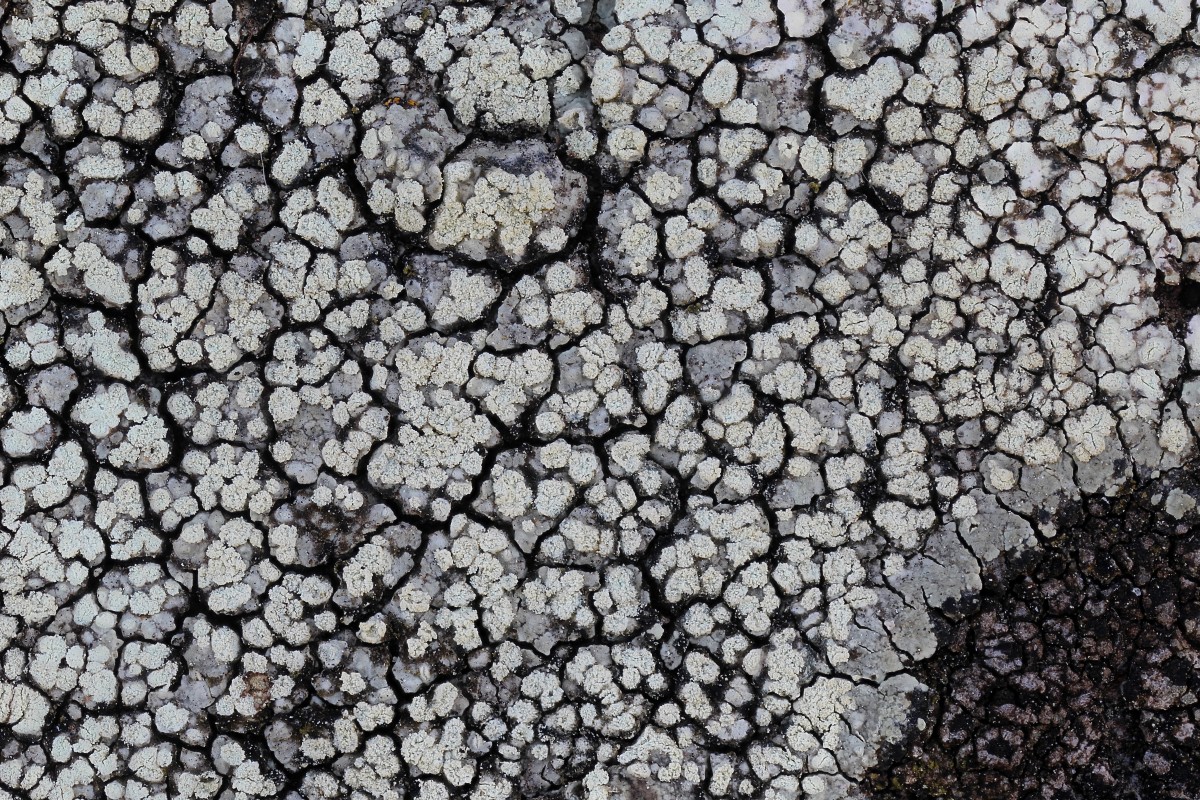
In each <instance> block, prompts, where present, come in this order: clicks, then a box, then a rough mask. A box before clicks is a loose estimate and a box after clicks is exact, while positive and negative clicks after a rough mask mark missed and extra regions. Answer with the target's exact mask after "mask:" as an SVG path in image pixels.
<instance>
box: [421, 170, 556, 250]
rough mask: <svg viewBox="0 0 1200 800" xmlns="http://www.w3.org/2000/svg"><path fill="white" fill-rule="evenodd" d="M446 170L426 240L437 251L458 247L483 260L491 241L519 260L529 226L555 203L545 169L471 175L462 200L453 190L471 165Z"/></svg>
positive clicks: (525, 247) (530, 230)
mask: <svg viewBox="0 0 1200 800" xmlns="http://www.w3.org/2000/svg"><path fill="white" fill-rule="evenodd" d="M445 174H446V183H447V185H448V189H447V196H446V199H445V201H444V202H443V203H442V206H441V208H440V209H438V214H437V217H436V218H435V219H434V222H433V232H432V233H431V234H430V236H429V243H430V244H431V245H432V246H433V247H435V248H437V249H439V250H446V249H450V248H458V249H460V250H462V251H464V252H465V254H467V255H469V256H471V257H472V258H476V259H482V258H484V257H485V253H486V248H487V246H488V244H489V243H491V242H492V241H493V240H494V241H496V242H497V243H498V244H499V245H500V248H501V249H502V250H503V251H504V254H505V255H507V256H508V258H510V259H511V260H514V261H519V260H522V259H524V258H525V255H526V251H527V250H528V248H529V244H530V241H531V240H532V238H533V233H534V226H535V225H537V224H539V223H540V222H542V220H543V219H544V218H545V217H546V216H547V215H548V214H549V212H551V211H553V210H554V208H555V206H556V202H555V195H554V187H553V186H552V185H551V183H550V181H549V180H548V179H547V178H546V176H545V174H544V173H541V172H535V173H533V174H532V175H514V174H512V173H510V172H506V171H505V170H504V169H502V168H500V167H492V168H491V169H488V170H487V171H486V172H485V173H484V174H483V175H481V176H480V177H478V178H476V179H475V181H474V184H473V186H472V187H471V188H472V190H473V191H472V193H471V195H470V196H469V197H467V198H466V200H465V201H463V200H460V199H459V197H458V192H455V191H452V189H458V187H459V186H460V185H461V184H462V183H464V182H465V181H467V180H469V179H470V176H471V166H470V165H469V164H466V163H463V162H456V163H454V164H450V165H449V166H447V167H446V171H445ZM559 249H561V244H560V246H559Z"/></svg>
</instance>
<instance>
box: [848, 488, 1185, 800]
mask: <svg viewBox="0 0 1200 800" xmlns="http://www.w3.org/2000/svg"><path fill="white" fill-rule="evenodd" d="M1166 494H1168V493H1166V492H1162V491H1161V488H1160V487H1153V488H1144V489H1142V490H1140V491H1137V492H1131V493H1128V494H1126V495H1123V496H1121V497H1119V498H1117V499H1114V500H1112V501H1103V500H1092V501H1090V502H1089V503H1088V504H1087V505H1086V506H1085V507H1083V508H1075V509H1072V510H1071V511H1070V512H1068V518H1067V519H1066V520H1064V523H1063V525H1062V528H1061V530H1062V533H1060V535H1059V536H1058V537H1056V539H1055V540H1053V541H1052V542H1050V543H1049V544H1047V545H1046V546H1045V547H1044V548H1043V549H1042V550H1041V551H1039V552H1029V553H1027V554H1025V556H1024V557H1023V558H1022V559H1021V560H1020V561H1019V562H1015V561H1012V560H1009V561H1007V562H1005V561H998V562H996V564H994V565H992V569H991V570H990V571H989V573H988V574H987V576H986V577H985V580H984V588H983V591H982V593H981V594H980V595H979V597H978V598H976V600H975V602H974V604H973V608H971V609H970V612H969V620H968V621H966V622H964V623H959V624H954V625H949V626H947V627H946V629H945V631H944V643H943V644H941V646H940V647H939V649H938V653H937V655H936V656H935V657H934V658H932V659H930V660H929V661H928V662H926V664H924V665H923V667H922V668H920V669H918V670H917V673H918V675H919V676H920V677H921V678H922V679H923V680H924V681H925V683H926V684H928V685H929V686H930V687H931V689H932V692H931V694H930V696H928V697H927V698H926V701H927V702H928V704H929V705H928V709H927V714H926V715H925V719H926V720H927V722H926V724H925V726H924V730H923V731H921V732H920V733H918V734H917V736H916V737H915V741H913V742H912V743H911V745H910V747H909V749H908V750H907V751H904V752H899V753H893V754H891V759H889V761H890V763H889V766H888V767H887V768H886V769H883V770H880V771H877V772H876V773H875V775H873V776H872V781H871V782H872V784H873V790H872V797H873V798H875V799H876V800H925V799H926V798H971V800H1034V798H1038V800H1042V799H1044V800H1091V798H1113V800H1176V799H1177V800H1191V799H1192V798H1195V797H1198V796H1200V705H1198V704H1197V695H1198V694H1200V590H1198V585H1200V528H1198V527H1197V525H1196V519H1195V515H1194V512H1193V513H1191V514H1186V515H1184V517H1183V518H1182V519H1176V518H1175V517H1174V516H1172V515H1171V514H1168V513H1167V512H1166V511H1164V509H1163V505H1164V502H1163V501H1164V499H1165V498H1164V495H1166ZM1177 497H1179V496H1178V495H1177Z"/></svg>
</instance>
